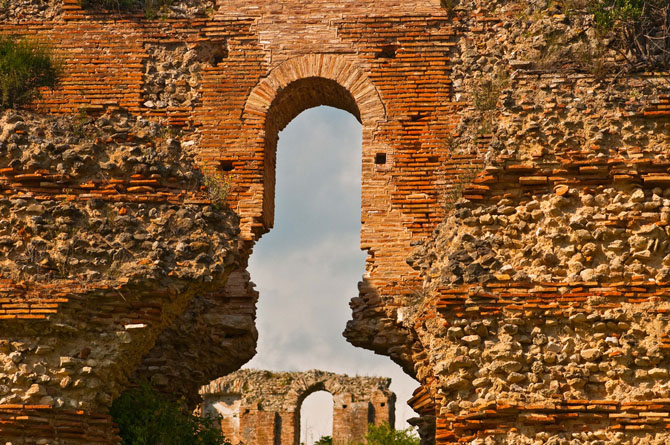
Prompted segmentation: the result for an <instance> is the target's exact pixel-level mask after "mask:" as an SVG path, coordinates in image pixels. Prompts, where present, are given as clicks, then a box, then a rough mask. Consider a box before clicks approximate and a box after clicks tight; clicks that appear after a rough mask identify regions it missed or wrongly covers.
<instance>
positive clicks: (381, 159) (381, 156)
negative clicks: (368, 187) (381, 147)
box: [375, 153, 386, 165]
mask: <svg viewBox="0 0 670 445" xmlns="http://www.w3.org/2000/svg"><path fill="white" fill-rule="evenodd" d="M375 164H377V165H384V164H386V153H377V154H376V155H375Z"/></svg>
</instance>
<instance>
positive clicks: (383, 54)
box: [375, 45, 398, 59]
mask: <svg viewBox="0 0 670 445" xmlns="http://www.w3.org/2000/svg"><path fill="white" fill-rule="evenodd" d="M397 50H398V46H397V45H384V46H382V47H381V48H380V49H379V52H377V53H376V54H375V59H395V55H396V51H397Z"/></svg>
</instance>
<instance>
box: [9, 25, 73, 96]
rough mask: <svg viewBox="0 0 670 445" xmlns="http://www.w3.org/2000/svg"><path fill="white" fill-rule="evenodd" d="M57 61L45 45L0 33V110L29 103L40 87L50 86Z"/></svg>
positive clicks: (54, 80)
mask: <svg viewBox="0 0 670 445" xmlns="http://www.w3.org/2000/svg"><path fill="white" fill-rule="evenodd" d="M60 75H61V67H60V63H59V62H58V61H57V60H56V58H55V57H54V56H53V55H52V53H51V50H50V49H49V47H48V46H46V45H43V44H41V43H39V42H37V41H32V40H28V39H25V38H22V37H16V36H0V109H6V108H12V107H14V106H16V105H22V104H25V103H27V102H30V101H31V100H33V99H34V98H36V97H38V96H39V88H40V87H49V88H53V87H55V86H56V84H57V83H58V80H59V78H60Z"/></svg>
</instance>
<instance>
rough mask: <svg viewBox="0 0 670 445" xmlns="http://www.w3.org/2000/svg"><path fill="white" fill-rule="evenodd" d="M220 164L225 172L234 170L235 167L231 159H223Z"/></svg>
mask: <svg viewBox="0 0 670 445" xmlns="http://www.w3.org/2000/svg"><path fill="white" fill-rule="evenodd" d="M220 166H221V170H223V171H224V172H229V171H233V168H235V167H234V166H233V161H229V160H226V161H221V163H220Z"/></svg>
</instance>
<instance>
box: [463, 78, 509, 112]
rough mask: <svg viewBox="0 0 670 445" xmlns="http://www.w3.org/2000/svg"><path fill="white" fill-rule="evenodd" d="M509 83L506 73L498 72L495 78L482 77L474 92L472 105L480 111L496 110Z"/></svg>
mask: <svg viewBox="0 0 670 445" xmlns="http://www.w3.org/2000/svg"><path fill="white" fill-rule="evenodd" d="M508 83H509V76H508V75H507V72H506V71H502V70H500V71H498V72H496V73H495V74H494V75H493V76H490V77H482V78H481V79H479V80H478V81H477V84H476V85H475V88H474V91H473V92H472V103H473V104H474V106H475V108H477V110H479V111H491V110H494V109H495V108H496V105H497V104H498V99H499V98H500V93H501V92H502V90H504V89H505V88H506V87H507V85H508Z"/></svg>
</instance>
